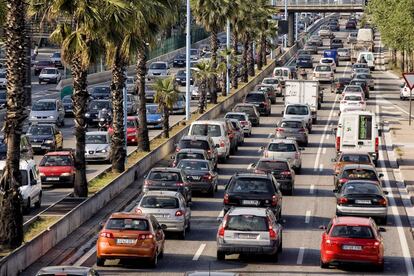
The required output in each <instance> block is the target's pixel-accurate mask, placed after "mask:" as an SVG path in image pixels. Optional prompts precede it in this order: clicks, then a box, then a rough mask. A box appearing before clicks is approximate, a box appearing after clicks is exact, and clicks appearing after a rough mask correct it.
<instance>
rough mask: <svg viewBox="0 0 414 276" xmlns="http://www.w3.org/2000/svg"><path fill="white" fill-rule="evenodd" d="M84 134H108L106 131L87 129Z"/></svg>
mask: <svg viewBox="0 0 414 276" xmlns="http://www.w3.org/2000/svg"><path fill="white" fill-rule="evenodd" d="M85 134H86V135H104V134H105V135H106V134H108V132H107V131H88V132H86V133H85Z"/></svg>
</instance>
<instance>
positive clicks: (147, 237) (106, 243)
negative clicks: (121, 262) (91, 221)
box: [96, 213, 165, 267]
mask: <svg viewBox="0 0 414 276" xmlns="http://www.w3.org/2000/svg"><path fill="white" fill-rule="evenodd" d="M163 228H165V226H161V225H160V224H159V223H158V222H157V220H156V219H155V218H154V216H152V215H139V214H134V213H113V214H112V215H111V216H110V217H109V219H108V220H107V221H106V223H105V225H104V226H103V228H102V230H101V231H100V232H99V235H98V240H97V242H96V265H97V266H104V265H105V260H107V259H137V258H143V259H147V260H148V262H149V264H150V265H151V266H152V267H156V266H157V264H158V257H162V256H163V255H164V243H165V234H164V231H163Z"/></svg>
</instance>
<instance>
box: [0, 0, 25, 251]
mask: <svg viewBox="0 0 414 276" xmlns="http://www.w3.org/2000/svg"><path fill="white" fill-rule="evenodd" d="M7 5H8V11H7V20H6V22H5V24H6V26H5V27H6V62H7V75H8V77H7V80H8V83H7V102H6V107H7V111H6V122H5V125H4V134H5V135H4V137H5V141H6V145H7V156H6V167H5V169H4V172H3V176H2V178H1V180H0V249H14V248H17V247H19V246H20V245H21V244H22V242H23V214H22V210H21V205H20V203H21V197H20V191H19V187H20V186H21V181H22V179H21V174H20V169H19V167H20V136H21V133H22V127H23V122H24V120H25V119H26V117H27V113H26V112H25V108H24V99H25V96H24V79H25V77H24V74H25V69H26V68H25V67H24V66H22V62H23V60H24V59H25V55H26V53H25V46H27V45H25V41H26V40H25V35H26V34H25V25H26V24H25V23H26V22H25V16H26V3H25V1H23V0H9V1H7Z"/></svg>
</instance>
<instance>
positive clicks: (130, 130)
mask: <svg viewBox="0 0 414 276" xmlns="http://www.w3.org/2000/svg"><path fill="white" fill-rule="evenodd" d="M108 133H109V135H112V134H113V133H114V130H113V128H112V125H111V126H110V127H109V128H108ZM138 135H139V124H138V118H137V117H136V116H128V117H127V143H128V145H137V144H138V139H139V137H138Z"/></svg>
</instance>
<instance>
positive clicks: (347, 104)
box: [339, 93, 367, 113]
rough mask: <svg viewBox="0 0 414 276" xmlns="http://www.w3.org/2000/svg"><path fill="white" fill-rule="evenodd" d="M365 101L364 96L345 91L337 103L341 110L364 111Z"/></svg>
mask: <svg viewBox="0 0 414 276" xmlns="http://www.w3.org/2000/svg"><path fill="white" fill-rule="evenodd" d="M366 108H367V103H366V101H365V99H364V97H363V96H362V95H361V94H359V93H347V94H345V96H344V97H343V98H342V100H341V103H340V104H339V110H340V111H341V113H342V112H346V111H365V109H366Z"/></svg>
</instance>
